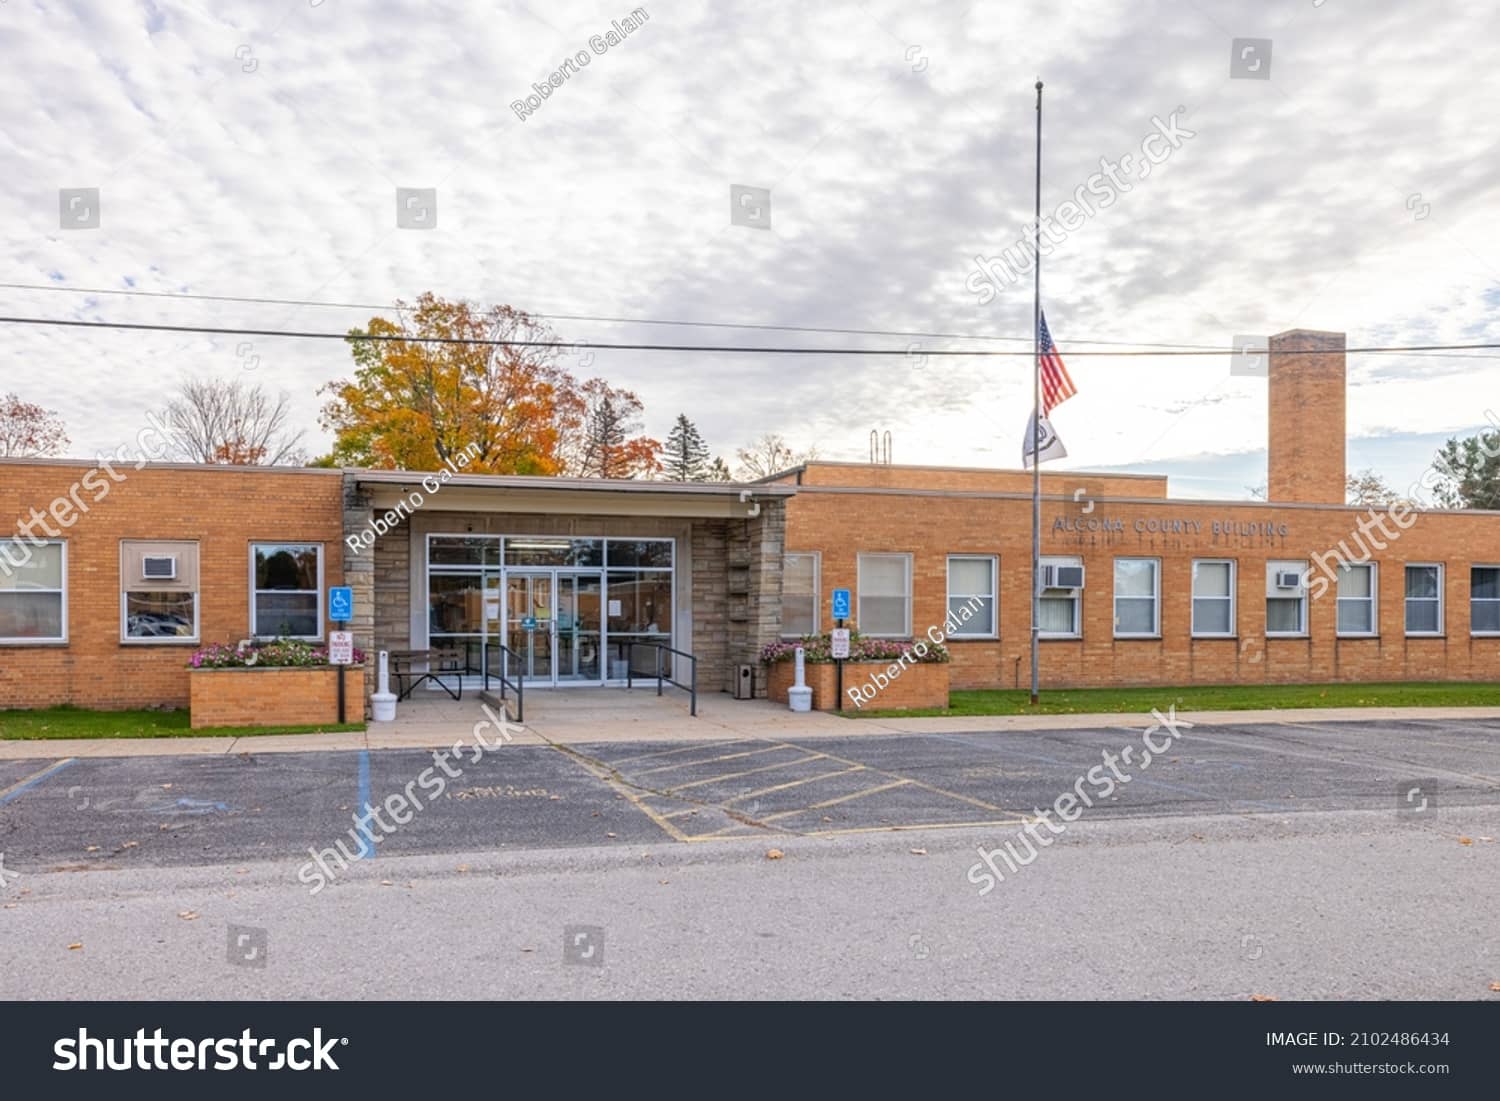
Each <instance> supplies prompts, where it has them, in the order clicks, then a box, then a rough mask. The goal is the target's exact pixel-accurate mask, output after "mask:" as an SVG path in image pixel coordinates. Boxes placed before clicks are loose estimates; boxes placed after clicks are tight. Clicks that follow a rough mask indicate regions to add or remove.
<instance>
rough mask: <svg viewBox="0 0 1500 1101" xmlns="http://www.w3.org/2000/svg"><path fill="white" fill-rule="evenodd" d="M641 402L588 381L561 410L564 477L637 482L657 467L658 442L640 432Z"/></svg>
mask: <svg viewBox="0 0 1500 1101" xmlns="http://www.w3.org/2000/svg"><path fill="white" fill-rule="evenodd" d="M644 408H645V407H644V406H643V405H642V404H641V399H640V398H638V397H637V396H636V395H635V394H633V393H632V392H631V391H629V390H621V389H618V388H616V387H613V386H610V385H609V383H608V382H606V381H605V380H604V379H602V378H591V379H589V380H588V381H587V382H585V383H584V384H583V385H582V386H580V387H579V388H578V391H577V393H576V395H570V396H569V397H568V399H566V400H565V401H564V403H563V408H562V411H561V426H562V435H563V439H562V444H561V447H560V448H559V452H560V454H561V456H562V459H563V473H566V474H570V475H573V476H574V477H578V478H637V477H641V476H642V475H647V474H653V473H655V472H656V471H658V470H660V469H661V461H660V459H659V458H658V456H659V455H660V453H661V444H660V443H658V442H657V441H656V440H653V439H651V438H650V437H648V436H643V435H641V434H640V430H641V415H642V412H643V410H644Z"/></svg>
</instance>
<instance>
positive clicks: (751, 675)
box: [734, 665, 755, 700]
mask: <svg viewBox="0 0 1500 1101" xmlns="http://www.w3.org/2000/svg"><path fill="white" fill-rule="evenodd" d="M734 698H735V699H737V700H753V699H754V698H755V666H753V665H741V666H739V667H738V669H736V670H735V677H734Z"/></svg>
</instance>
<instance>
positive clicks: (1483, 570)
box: [1469, 566, 1500, 635]
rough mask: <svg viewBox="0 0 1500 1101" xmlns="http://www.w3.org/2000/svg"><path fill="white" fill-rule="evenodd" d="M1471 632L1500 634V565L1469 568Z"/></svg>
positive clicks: (1476, 633)
mask: <svg viewBox="0 0 1500 1101" xmlns="http://www.w3.org/2000/svg"><path fill="white" fill-rule="evenodd" d="M1469 633H1470V634H1475V635H1500V566H1475V567H1473V568H1472V569H1470V570H1469Z"/></svg>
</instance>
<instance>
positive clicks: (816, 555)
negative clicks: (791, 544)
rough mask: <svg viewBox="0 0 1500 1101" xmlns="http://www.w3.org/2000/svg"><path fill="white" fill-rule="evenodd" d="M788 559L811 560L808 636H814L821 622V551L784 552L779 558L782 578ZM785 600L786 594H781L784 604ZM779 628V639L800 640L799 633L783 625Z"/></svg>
mask: <svg viewBox="0 0 1500 1101" xmlns="http://www.w3.org/2000/svg"><path fill="white" fill-rule="evenodd" d="M788 558H811V559H812V560H813V591H812V598H813V606H812V630H811V631H809V632H808V634H812V635H815V634H817V633H818V624H819V623H821V622H822V614H821V613H822V611H823V552H822V551H785V552H783V553H782V556H781V562H782V567H781V568H782V574H783V576H785V573H786V560H787V559H788ZM785 598H786V594H785V593H783V594H782V599H783V602H785ZM782 610H783V612H784V611H785V608H784V607H783V609H782ZM781 627H782V630H781V637H782V638H801V637H802V635H801V634H800V633H798V632H796V631H788V630H787V629H786V624H785V623H783V624H782V625H781Z"/></svg>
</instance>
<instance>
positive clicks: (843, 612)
mask: <svg viewBox="0 0 1500 1101" xmlns="http://www.w3.org/2000/svg"><path fill="white" fill-rule="evenodd" d="M849 608H850V601H849V590H848V589H834V590H833V618H834V619H848V618H849V617H850V616H851V615H852V614H853V613H852V612H851V611H850V610H849Z"/></svg>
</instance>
